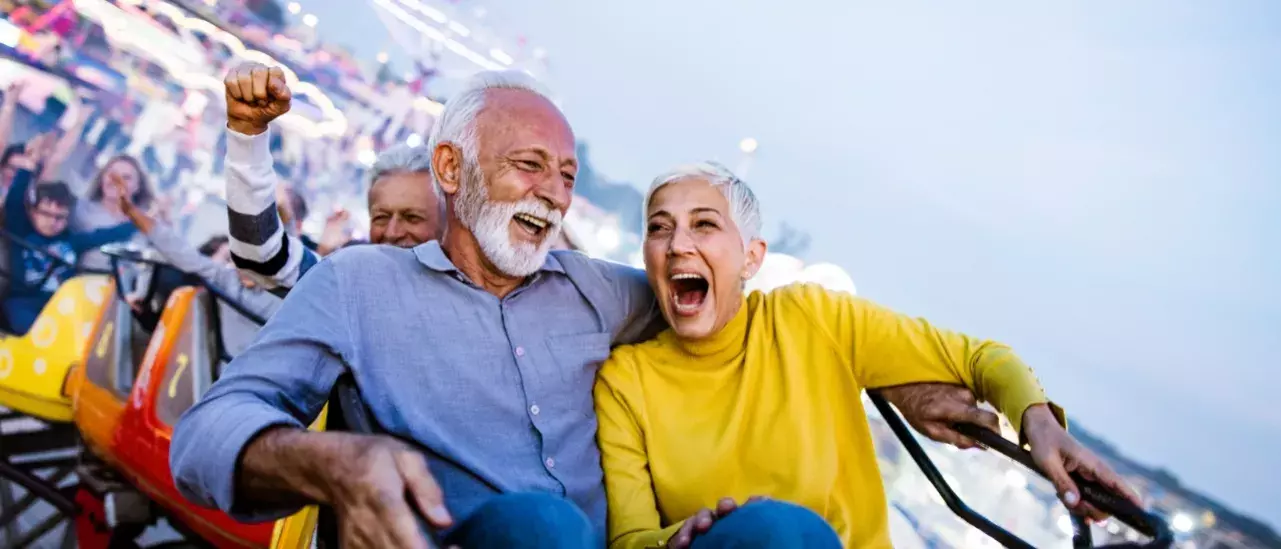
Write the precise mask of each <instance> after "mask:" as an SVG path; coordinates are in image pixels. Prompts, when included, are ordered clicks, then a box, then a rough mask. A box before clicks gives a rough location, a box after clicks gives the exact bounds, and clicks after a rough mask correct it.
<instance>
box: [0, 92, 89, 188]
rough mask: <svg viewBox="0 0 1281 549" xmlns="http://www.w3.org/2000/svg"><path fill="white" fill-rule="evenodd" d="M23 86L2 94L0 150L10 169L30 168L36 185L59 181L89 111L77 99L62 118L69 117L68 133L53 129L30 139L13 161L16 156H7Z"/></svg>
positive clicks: (6, 183)
mask: <svg viewBox="0 0 1281 549" xmlns="http://www.w3.org/2000/svg"><path fill="white" fill-rule="evenodd" d="M26 86H27V83H26V82H24V81H22V80H18V81H15V82H13V83H12V84H10V85H9V88H8V89H7V90H6V91H5V93H4V99H3V101H2V102H0V150H3V151H5V154H6V156H8V157H10V158H9V162H10V163H12V164H13V165H17V166H19V167H22V168H27V167H28V166H30V167H29V168H28V169H30V170H31V171H32V172H33V173H35V174H36V181H37V182H42V181H50V180H53V179H55V178H57V177H58V174H59V173H60V172H61V171H62V166H63V164H65V163H66V161H67V159H68V158H70V157H71V153H72V152H74V151H75V149H76V147H77V146H78V145H79V144H80V134H81V133H82V131H83V129H84V123H85V122H86V121H87V120H88V116H87V115H88V114H89V109H88V108H87V107H86V106H85V105H84V104H83V103H81V102H80V101H79V99H78V98H76V99H75V100H73V101H72V102H71V104H70V105H69V106H68V108H67V111H66V112H65V113H63V115H62V118H64V119H65V118H66V117H71V118H69V120H71V121H72V122H71V127H70V128H69V129H67V130H66V131H62V130H59V129H57V128H56V127H55V128H54V129H52V130H50V131H47V132H43V133H40V134H38V135H36V136H35V137H32V138H31V139H29V140H28V141H27V142H26V143H25V144H23V145H22V148H21V150H22V151H23V153H22V157H18V158H14V154H15V153H11V152H10V147H11V146H14V144H13V143H11V141H12V139H13V130H14V123H15V122H16V120H17V114H18V105H19V99H20V98H21V96H22V92H23V90H25V89H26ZM8 179H11V177H10V178H6V181H5V182H3V183H2V185H8Z"/></svg>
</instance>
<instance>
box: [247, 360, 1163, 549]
mask: <svg viewBox="0 0 1281 549" xmlns="http://www.w3.org/2000/svg"><path fill="white" fill-rule="evenodd" d="M868 396H869V397H870V398H871V399H872V403H873V404H874V405H875V406H876V408H877V409H878V410H879V411H880V412H881V415H882V416H883V417H884V419H885V421H886V422H887V423H888V424H889V426H890V428H891V430H893V431H894V435H895V436H896V437H897V438H898V439H899V441H900V442H901V443H902V444H903V445H904V447H905V448H906V449H907V451H908V454H910V455H911V456H912V459H913V460H914V461H915V462H916V464H917V466H919V467H920V468H921V471H922V472H924V473H925V475H926V477H927V478H928V479H929V481H930V483H931V484H933V485H934V488H935V489H936V490H938V492H939V495H940V496H942V497H943V500H944V502H945V503H946V504H947V506H948V508H949V509H951V510H952V512H954V513H956V515H957V516H959V517H960V518H961V519H962V520H964V521H965V522H967V523H969V524H970V525H971V526H974V527H975V528H977V529H979V530H980V531H982V532H983V533H984V534H987V535H988V536H989V537H991V538H992V539H993V540H995V541H996V542H997V543H999V544H1001V546H1003V547H1008V548H1011V549H1035V546H1033V545H1032V544H1030V543H1028V542H1026V541H1024V540H1023V539H1021V538H1019V537H1018V536H1016V535H1014V534H1012V533H1010V532H1009V531H1008V530H1006V529H1004V528H1002V527H1000V526H997V525H996V524H995V523H993V522H992V521H990V520H988V519H987V518H986V517H984V516H983V515H980V514H978V513H977V512H975V511H974V510H973V509H970V508H969V506H967V505H966V504H965V502H963V501H961V499H960V497H959V496H957V495H956V492H954V491H953V490H952V488H951V487H950V486H948V484H947V481H945V480H944V479H943V475H942V474H940V473H939V471H938V469H937V468H936V467H935V466H934V464H933V462H931V461H930V458H929V456H928V455H927V454H926V453H925V450H924V449H923V448H922V447H921V445H920V443H919V442H917V440H916V438H915V437H914V436H913V435H912V432H911V431H910V430H909V429H908V427H907V424H905V423H904V422H903V420H902V418H900V417H899V415H898V412H896V411H895V410H894V408H893V407H891V406H890V404H889V403H888V402H887V401H886V400H885V399H884V398H883V397H881V396H880V394H879V393H877V392H875V391H871V392H869V395H868ZM328 414H329V415H328V425H327V427H328V428H329V430H333V431H351V432H359V433H382V432H384V431H383V430H382V429H381V428H380V427H379V425H378V423H377V422H376V420H374V418H373V415H372V412H370V410H369V408H368V407H367V406H366V405H365V403H364V400H362V399H361V397H360V392H359V390H358V389H357V387H356V384H355V380H354V379H353V378H352V377H351V376H350V374H344V375H343V376H341V377H339V378H338V382H337V384H336V385H335V387H334V391H333V394H332V395H331V396H330V398H329V405H328ZM954 427H955V428H956V429H957V430H958V431H960V432H961V433H963V434H965V435H966V436H968V437H970V438H973V439H975V440H977V441H979V442H981V443H982V444H984V445H986V446H987V447H988V448H991V449H994V450H996V451H997V452H999V453H1001V454H1003V455H1004V456H1006V457H1008V458H1010V459H1013V460H1014V461H1017V462H1018V463H1020V464H1022V465H1023V466H1025V467H1027V468H1028V469H1031V470H1032V471H1034V472H1036V473H1037V474H1039V475H1041V476H1044V473H1043V472H1042V471H1041V470H1040V468H1038V467H1037V466H1036V464H1035V463H1034V462H1033V461H1032V455H1031V454H1030V453H1029V452H1027V451H1026V450H1024V449H1022V448H1020V447H1019V446H1018V445H1016V444H1014V443H1012V442H1010V441H1009V440H1006V439H1005V438H1003V437H1002V436H1001V435H999V434H997V433H993V432H991V431H988V430H986V429H982V428H979V427H976V426H973V425H955V426H954ZM1073 480H1075V481H1076V483H1077V486H1078V487H1080V489H1081V495H1082V499H1083V500H1084V501H1086V502H1088V503H1090V504H1092V505H1094V506H1095V507H1096V508H1098V509H1099V510H1101V511H1103V512H1105V513H1108V514H1110V515H1112V516H1113V517H1114V518H1115V519H1116V520H1119V521H1121V522H1123V523H1125V524H1126V525H1127V526H1129V527H1131V528H1133V529H1135V530H1136V531H1138V532H1139V533H1140V534H1143V535H1145V536H1148V537H1150V538H1151V540H1150V541H1148V542H1147V543H1142V544H1141V543H1132V542H1131V543H1121V544H1114V545H1100V546H1097V547H1101V548H1109V549H1123V548H1135V549H1168V548H1169V547H1171V545H1172V544H1173V542H1174V537H1173V533H1172V532H1171V531H1170V528H1169V526H1167V525H1166V523H1165V521H1164V520H1162V519H1161V518H1160V517H1157V516H1156V515H1153V514H1151V513H1148V512H1146V511H1144V510H1143V509H1140V508H1138V507H1136V506H1134V504H1132V503H1130V502H1129V501H1127V500H1125V499H1123V498H1121V497H1120V496H1118V495H1116V494H1114V493H1112V492H1111V491H1109V490H1108V489H1107V488H1105V487H1104V486H1102V485H1100V484H1098V483H1095V482H1092V481H1089V480H1086V479H1084V478H1082V477H1080V476H1079V475H1075V474H1074V475H1073ZM1072 523H1073V526H1074V532H1073V536H1072V546H1073V547H1074V548H1076V549H1084V548H1088V547H1095V545H1094V542H1093V539H1092V537H1091V532H1090V527H1089V524H1088V523H1087V522H1086V521H1085V519H1084V518H1083V517H1080V516H1076V515H1073V516H1072ZM432 538H433V539H432V540H431V541H432V543H433V544H434V546H436V547H443V545H441V543H440V540H439V539H438V538H436V537H435V535H434V533H432ZM313 543H314V546H315V547H317V548H318V549H335V548H337V547H338V529H337V521H336V517H335V516H334V514H333V510H332V509H329V508H327V507H318V506H311V507H308V508H306V509H304V510H303V511H301V512H299V513H298V514H296V515H293V516H291V517H288V518H285V519H281V520H280V521H277V523H276V529H275V532H274V534H273V537H272V545H271V549H308V548H309V547H311V546H313Z"/></svg>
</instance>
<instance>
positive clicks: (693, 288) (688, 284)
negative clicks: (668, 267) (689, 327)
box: [671, 273, 709, 316]
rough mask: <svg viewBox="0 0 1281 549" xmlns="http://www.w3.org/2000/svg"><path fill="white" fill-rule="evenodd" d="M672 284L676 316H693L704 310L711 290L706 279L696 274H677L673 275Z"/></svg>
mask: <svg viewBox="0 0 1281 549" xmlns="http://www.w3.org/2000/svg"><path fill="white" fill-rule="evenodd" d="M671 283H672V304H673V305H674V306H675V309H676V314H678V315H681V316H692V315H695V314H697V313H698V311H699V310H700V309H702V308H703V303H705V302H706V301H707V289H708V288H709V284H708V283H707V279H706V278H703V277H702V275H697V274H694V273H677V274H674V275H672V278H671Z"/></svg>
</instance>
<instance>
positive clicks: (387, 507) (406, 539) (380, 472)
mask: <svg viewBox="0 0 1281 549" xmlns="http://www.w3.org/2000/svg"><path fill="white" fill-rule="evenodd" d="M348 437H350V438H349V440H342V441H337V442H338V446H336V448H338V449H339V451H338V452H336V453H335V454H334V455H335V457H336V458H337V459H334V460H331V461H330V462H329V463H327V466H328V468H329V470H330V472H329V474H327V475H326V476H327V477H328V481H329V483H328V484H329V485H330V488H329V489H330V503H331V505H333V507H334V512H335V513H336V514H337V516H338V532H339V537H340V539H341V543H340V544H339V545H341V546H342V547H371V548H372V547H406V548H415V549H427V548H428V547H429V543H428V541H427V539H426V538H425V537H424V536H423V532H422V530H421V529H420V528H421V527H420V526H419V521H418V513H417V512H416V511H415V507H416V508H417V510H418V511H421V512H422V516H423V517H424V518H426V519H427V522H428V523H429V524H430V525H431V526H433V527H436V528H447V527H449V526H450V525H451V524H452V523H453V519H452V518H451V517H450V516H449V511H448V510H446V509H445V503H444V496H443V495H442V494H441V491H440V487H439V486H438V485H437V484H436V479H434V478H432V476H431V472H430V471H428V469H427V461H426V459H425V458H423V455H422V453H421V452H419V451H417V450H415V449H414V448H413V447H411V446H409V445H407V444H405V443H403V442H400V441H398V440H395V439H393V438H390V437H384V436H372V435H355V434H344V438H348Z"/></svg>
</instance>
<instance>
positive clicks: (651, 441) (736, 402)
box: [595, 163, 1140, 549]
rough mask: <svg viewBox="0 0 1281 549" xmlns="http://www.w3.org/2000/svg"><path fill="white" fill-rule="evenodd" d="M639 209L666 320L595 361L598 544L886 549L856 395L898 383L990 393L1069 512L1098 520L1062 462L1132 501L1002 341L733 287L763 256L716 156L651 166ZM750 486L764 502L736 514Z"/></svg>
mask: <svg viewBox="0 0 1281 549" xmlns="http://www.w3.org/2000/svg"><path fill="white" fill-rule="evenodd" d="M645 215H646V224H647V225H646V230H645V235H644V243H643V252H644V258H645V270H646V274H647V276H648V278H649V283H650V285H651V286H652V287H653V288H654V293H655V294H657V296H658V303H659V308H660V309H661V310H662V312H663V317H664V318H665V319H666V320H667V324H668V325H669V326H670V328H669V329H667V330H666V331H664V332H663V333H662V334H659V336H658V337H657V338H655V339H653V340H651V341H648V342H644V343H639V344H635V345H624V346H621V347H618V348H616V349H614V350H613V353H612V354H611V355H610V358H609V360H608V361H606V362H605V364H604V365H603V366H601V369H600V374H599V378H598V381H597V385H596V389H595V399H596V415H597V418H598V419H599V429H598V431H597V436H598V438H599V441H600V447H601V461H602V464H603V468H604V472H605V491H606V494H608V496H609V531H610V533H609V537H610V547H611V549H633V548H634V549H639V548H642V547H653V546H656V545H657V546H664V545H665V546H667V547H671V548H673V549H686V548H692V549H710V548H727V547H753V548H754V547H807V548H814V549H822V548H839V547H889V546H890V537H889V520H888V510H887V507H886V502H885V492H884V487H883V484H882V480H881V474H880V471H879V470H878V467H877V461H876V459H877V458H876V450H875V448H874V447H873V444H872V436H871V431H870V429H869V427H868V422H867V416H866V412H865V411H864V409H863V404H862V400H861V394H862V392H863V390H864V389H876V388H881V387H892V386H897V385H904V384H910V383H926V382H934V383H946V384H955V385H963V386H965V387H967V388H969V389H970V390H971V391H973V392H974V393H975V394H976V395H977V396H978V397H979V398H980V399H984V400H987V401H990V402H992V403H993V404H994V405H995V406H996V407H997V408H998V409H999V410H1000V411H1001V412H1002V413H1004V414H1005V416H1006V417H1007V418H1009V420H1010V422H1011V423H1012V424H1013V426H1014V429H1015V431H1016V432H1018V433H1020V436H1022V437H1023V438H1024V440H1026V441H1027V443H1028V444H1029V445H1030V447H1031V451H1032V456H1033V458H1034V459H1035V461H1036V464H1037V465H1038V466H1039V467H1040V469H1041V470H1043V471H1045V472H1046V475H1047V476H1048V477H1049V478H1050V479H1051V481H1052V482H1053V483H1054V485H1055V487H1056V488H1057V489H1058V492H1059V495H1060V497H1061V499H1062V500H1063V503H1065V504H1066V505H1067V506H1068V507H1069V508H1070V509H1073V510H1075V511H1077V512H1082V513H1086V514H1087V515H1088V516H1091V517H1092V518H1096V519H1102V518H1104V516H1103V515H1102V514H1101V513H1099V512H1098V511H1096V510H1093V509H1092V508H1090V507H1089V506H1088V505H1083V504H1082V503H1081V500H1080V492H1079V489H1078V487H1077V486H1076V484H1075V483H1074V482H1073V481H1072V479H1071V477H1070V476H1069V471H1075V472H1076V473H1079V474H1081V475H1082V476H1084V477H1086V478H1089V479H1093V480H1097V481H1099V482H1100V483H1101V484H1103V485H1105V486H1107V487H1109V488H1111V489H1112V490H1113V491H1115V492H1116V493H1117V494H1119V495H1122V496H1123V497H1126V498H1128V499H1129V500H1130V501H1132V502H1133V503H1135V504H1136V505H1140V503H1139V501H1138V497H1137V495H1135V494H1134V493H1133V492H1132V491H1131V490H1130V489H1129V488H1128V487H1127V486H1126V484H1125V482H1124V481H1123V480H1121V478H1120V477H1119V476H1118V475H1117V474H1116V473H1115V472H1113V471H1112V470H1111V469H1110V468H1109V467H1108V466H1107V465H1106V464H1105V463H1104V462H1103V460H1101V459H1099V457H1098V456H1095V455H1094V454H1093V453H1092V452H1090V451H1089V450H1087V449H1086V448H1085V447H1084V446H1082V445H1081V444H1079V443H1077V442H1076V440H1074V439H1073V438H1072V437H1071V436H1070V435H1069V434H1068V433H1067V430H1066V429H1065V428H1064V427H1063V421H1064V419H1063V413H1062V410H1059V409H1058V408H1057V407H1055V406H1053V405H1052V404H1051V403H1050V401H1049V399H1048V398H1047V397H1046V395H1045V392H1044V390H1042V388H1041V386H1040V384H1039V382H1037V380H1036V377H1035V375H1034V374H1033V372H1032V370H1031V369H1030V368H1029V367H1028V366H1027V365H1026V364H1025V363H1024V362H1023V361H1022V360H1020V359H1019V358H1018V357H1017V356H1016V355H1015V354H1014V352H1013V351H1011V350H1010V348H1009V347H1007V346H1005V345H1002V344H1000V343H996V342H993V341H986V340H982V339H978V338H974V337H970V336H967V335H964V334H960V333H956V332H951V331H947V330H944V329H941V328H938V327H936V326H934V325H932V324H930V323H929V322H927V321H926V320H924V319H919V318H912V317H909V316H907V315H903V314H899V313H896V312H894V311H891V310H889V309H886V308H884V307H881V306H879V305H876V304H874V303H872V302H870V301H867V300H865V299H861V298H858V297H855V296H854V295H852V294H849V293H846V292H838V291H831V290H827V289H824V288H823V287H821V286H818V285H816V284H794V285H788V286H783V287H781V288H778V289H775V290H772V291H769V292H761V291H756V292H752V293H751V295H746V296H745V295H744V292H743V287H744V284H745V283H746V281H747V280H749V279H750V278H751V277H752V276H753V275H755V274H756V271H757V270H758V269H759V268H760V266H761V262H762V261H763V260H764V258H765V250H766V244H765V241H764V240H762V239H761V237H760V230H761V212H760V205H759V202H758V201H757V199H756V196H755V194H753V192H752V190H751V188H750V187H748V186H747V184H746V183H744V182H743V181H741V180H740V179H738V178H737V177H735V176H734V174H733V173H731V172H730V171H729V170H727V169H725V168H724V167H723V166H720V165H716V164H712V163H703V164H696V165H692V166H685V167H680V168H677V169H675V170H672V171H671V172H669V173H666V174H663V175H660V176H659V177H658V178H656V179H655V180H654V182H653V184H652V185H651V186H650V189H649V192H648V193H647V194H646V197H645ZM985 427H987V428H989V429H993V430H997V431H998V432H999V427H998V425H997V424H996V422H995V421H991V422H990V423H987V424H986V425H985ZM752 496H765V497H767V498H770V500H769V501H756V502H748V503H747V504H745V505H741V506H740V504H742V503H743V502H744V500H746V499H747V498H749V497H752Z"/></svg>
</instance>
